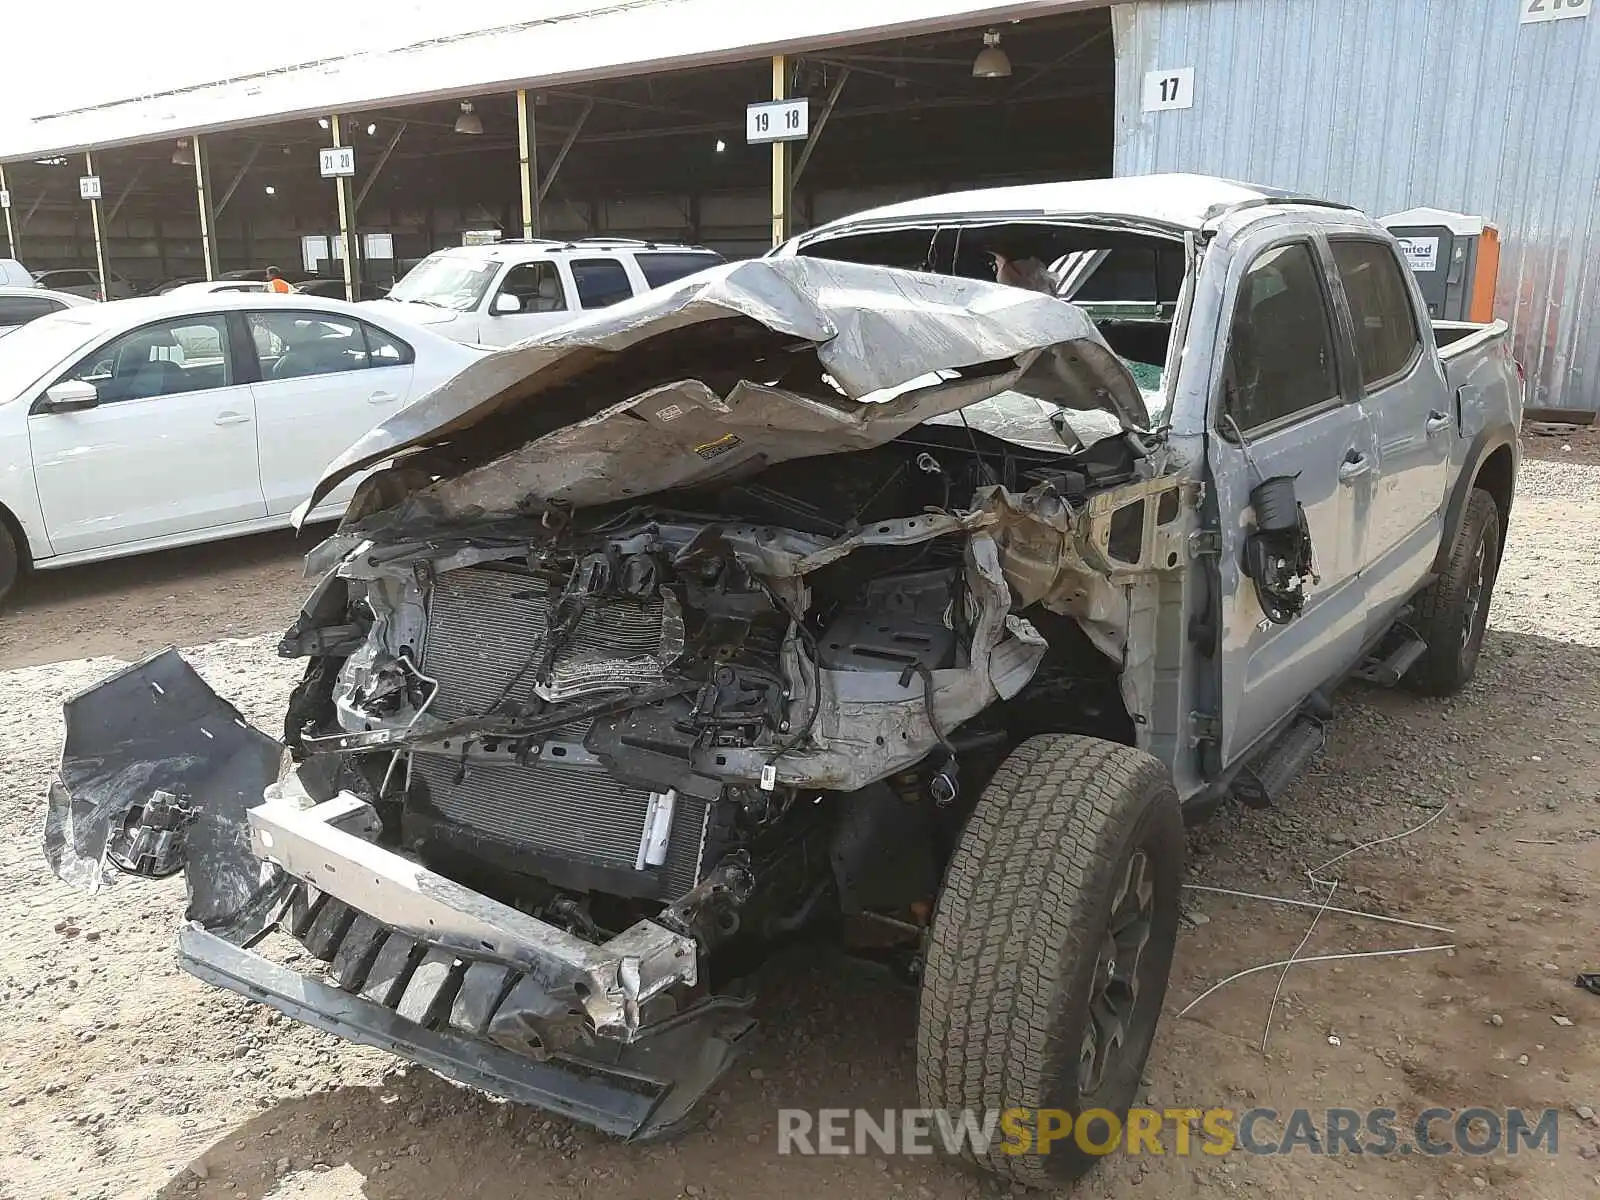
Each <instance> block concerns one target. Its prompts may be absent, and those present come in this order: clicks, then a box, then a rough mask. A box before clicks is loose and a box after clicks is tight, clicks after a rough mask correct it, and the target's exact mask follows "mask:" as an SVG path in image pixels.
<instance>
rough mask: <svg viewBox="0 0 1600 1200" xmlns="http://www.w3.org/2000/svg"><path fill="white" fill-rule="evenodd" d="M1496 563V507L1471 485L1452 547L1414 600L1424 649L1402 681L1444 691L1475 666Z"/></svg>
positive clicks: (1459, 685) (1458, 685)
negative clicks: (1437, 573)
mask: <svg viewBox="0 0 1600 1200" xmlns="http://www.w3.org/2000/svg"><path fill="white" fill-rule="evenodd" d="M1499 569H1500V510H1499V508H1498V507H1496V505H1495V502H1494V497H1492V496H1490V495H1489V493H1488V492H1486V491H1484V490H1483V489H1482V488H1475V489H1474V490H1473V492H1472V494H1471V495H1470V496H1468V497H1467V511H1466V513H1465V514H1464V515H1463V516H1462V519H1461V526H1460V528H1459V529H1457V530H1456V538H1455V542H1454V544H1453V545H1452V546H1451V548H1450V562H1449V564H1448V566H1446V568H1445V570H1444V573H1443V574H1442V575H1440V576H1439V578H1438V579H1436V580H1434V581H1433V583H1432V584H1431V585H1429V587H1428V589H1427V590H1426V591H1425V592H1423V593H1422V595H1421V596H1420V597H1419V598H1418V600H1417V613H1416V621H1415V625H1416V630H1417V635H1418V636H1419V637H1420V638H1422V640H1423V641H1425V642H1427V643H1428V649H1427V651H1426V653H1424V654H1423V656H1422V657H1421V658H1420V659H1418V660H1417V664H1416V666H1414V667H1412V668H1411V670H1410V672H1409V673H1408V674H1407V675H1406V680H1405V682H1406V685H1407V686H1408V687H1410V688H1413V689H1415V690H1416V691H1419V692H1422V693H1423V694H1424V695H1429V696H1448V695H1450V694H1451V693H1452V692H1456V691H1459V690H1460V689H1461V688H1462V687H1464V686H1465V685H1466V683H1467V681H1468V680H1470V679H1471V678H1472V676H1473V673H1474V672H1475V671H1476V670H1477V669H1478V651H1479V650H1481V649H1482V648H1483V634H1484V630H1485V629H1486V628H1487V627H1488V623H1489V601H1490V598H1491V597H1492V596H1493V594H1494V581H1495V576H1496V574H1497V573H1498V571H1499Z"/></svg>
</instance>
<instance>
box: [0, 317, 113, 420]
mask: <svg viewBox="0 0 1600 1200" xmlns="http://www.w3.org/2000/svg"><path fill="white" fill-rule="evenodd" d="M89 307H90V308H95V307H98V306H96V305H90V306H89ZM83 311H84V310H83V309H81V308H69V309H64V310H62V311H61V312H57V313H51V314H50V315H49V316H47V317H40V318H39V319H38V320H37V321H29V322H28V323H27V324H26V325H23V326H20V327H19V328H17V329H16V330H14V331H13V332H12V333H10V334H8V335H7V336H6V337H4V338H0V404H3V403H5V402H7V401H9V400H13V399H15V398H16V396H15V392H14V390H13V389H14V388H21V387H26V386H28V384H30V383H32V382H33V380H34V379H35V378H37V377H38V375H39V374H40V373H42V372H44V371H47V370H49V369H50V368H51V367H52V366H53V365H54V364H56V363H58V362H60V361H61V360H62V359H66V358H70V357H71V355H72V354H73V353H74V352H75V351H77V350H79V349H80V348H82V347H83V346H84V345H85V344H86V343H88V342H89V341H90V340H91V339H93V338H94V336H95V335H96V334H98V333H100V332H101V330H102V329H103V328H104V326H102V325H100V324H99V323H98V322H95V321H89V320H85V319H83V317H81V316H79V315H78V314H80V313H82V312H83Z"/></svg>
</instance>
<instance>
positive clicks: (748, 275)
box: [296, 258, 1149, 518]
mask: <svg viewBox="0 0 1600 1200" xmlns="http://www.w3.org/2000/svg"><path fill="white" fill-rule="evenodd" d="M1006 390H1011V391H1016V392H1021V393H1022V394H1024V395H1029V396H1036V397H1038V398H1040V399H1043V400H1047V401H1050V402H1052V403H1056V404H1060V405H1062V406H1064V407H1068V408H1075V409H1086V410H1087V409H1104V410H1106V411H1108V412H1110V413H1112V414H1113V415H1114V416H1115V417H1116V418H1117V419H1118V420H1120V421H1121V422H1122V424H1123V426H1124V427H1125V428H1143V427H1146V426H1147V424H1148V422H1149V414H1148V411H1147V410H1146V408H1145V404H1144V401H1143V399H1142V397H1141V395H1140V392H1139V388H1138V386H1137V384H1136V383H1135V382H1134V379H1133V377H1132V375H1131V374H1130V373H1129V371H1128V368H1127V367H1126V365H1124V364H1123V362H1122V360H1121V359H1119V358H1118V357H1117V356H1116V355H1115V354H1114V353H1113V352H1112V351H1111V349H1110V348H1109V347H1108V346H1107V345H1106V344H1105V341H1104V340H1103V339H1102V338H1101V337H1100V334H1099V332H1098V331H1097V330H1096V329H1095V327H1094V325H1093V323H1092V322H1091V321H1090V320H1089V318H1088V317H1087V316H1086V315H1085V314H1084V313H1083V312H1082V311H1081V310H1080V309H1078V308H1077V307H1075V306H1073V305H1071V304H1068V303H1066V302H1064V301H1061V300H1057V299H1055V298H1053V297H1051V296H1046V295H1043V294H1040V293H1036V292H1029V291H1023V290H1021V289H1017V288H1011V287H1003V286H1000V285H998V284H994V283H986V282H982V281H978V280H971V279H958V278H954V277H951V276H943V275H927V274H920V273H916V272H910V271H899V270H893V269H890V268H887V267H873V266H862V265H858V264H854V263H839V262H830V261H828V260H825V259H815V258H788V259H755V260H751V261H747V262H738V263H729V264H727V265H725V266H722V267H718V268H714V269H712V270H709V271H705V272H701V273H700V274H698V275H694V276H690V277H689V278H687V279H685V280H683V281H682V282H681V283H678V284H676V285H673V286H669V287H666V288H661V289H658V290H656V291H653V292H647V293H645V294H644V295H642V296H637V297H635V298H634V299H632V300H629V301H624V302H623V303H621V304H617V305H614V306H612V307H611V308H607V309H604V310H602V311H600V312H597V313H595V314H594V315H593V316H590V317H587V318H583V319H580V320H578V321H575V322H571V323H569V324H566V325H564V326H562V327H561V328H560V329H557V330H552V331H551V332H549V333H546V334H541V335H537V336H535V337H532V338H529V339H528V340H527V341H524V342H520V343H518V344H517V345H515V346H511V347H508V348H507V349H505V350H501V351H499V352H498V353H495V354H491V355H489V356H487V357H485V358H484V359H482V360H480V361H479V362H476V363H473V364H472V365H470V366H468V367H467V368H466V369H465V370H464V371H462V372H461V373H460V374H459V375H457V376H455V377H454V378H453V379H451V380H450V381H449V382H447V383H445V384H443V385H442V386H441V387H439V388H436V389H435V390H434V391H432V392H430V393H429V394H428V395H426V396H424V397H423V398H422V399H421V400H418V401H417V402H416V403H414V404H412V405H410V406H409V407H407V408H406V409H404V410H402V411H401V412H399V413H397V414H395V415H394V416H393V417H391V418H390V419H389V420H387V421H385V422H384V423H383V424H381V425H379V426H377V427H376V428H375V429H373V430H372V431H370V432H369V433H367V434H366V435H365V436H363V437H362V438H361V439H360V440H359V441H357V442H356V443H355V445H353V446H351V447H350V448H349V449H348V450H346V451H345V452H344V453H343V454H341V455H340V456H339V457H338V458H337V459H335V460H334V461H333V463H332V464H330V465H329V467H328V469H327V470H326V472H324V474H323V477H322V479H321V480H320V481H319V482H318V484H317V486H316V489H315V490H314V491H313V492H312V495H311V497H310V499H309V500H307V501H306V503H305V504H304V505H302V506H301V509H300V510H299V512H298V513H297V514H296V515H297V518H298V517H301V516H303V514H304V513H306V512H308V511H310V509H312V508H314V507H315V506H316V505H317V504H318V503H319V502H320V501H321V500H322V498H323V497H325V496H326V495H327V494H328V493H329V492H330V491H332V490H333V488H335V487H336V486H338V484H339V483H340V482H341V481H343V480H344V479H347V478H348V477H350V476H351V475H354V474H355V473H357V472H359V471H361V470H364V469H365V468H367V467H370V466H372V465H374V464H376V463H379V462H382V461H384V460H385V459H388V458H391V457H393V456H395V455H396V454H399V453H401V452H403V451H405V450H408V449H411V448H414V447H421V446H430V445H439V444H443V443H446V442H451V441H472V442H473V443H474V446H473V452H472V457H473V458H475V459H477V461H478V463H479V466H478V468H477V469H476V470H469V471H468V472H467V473H466V474H465V475H462V476H460V477H458V478H456V479H455V480H453V481H447V482H446V484H441V485H437V486H440V487H449V490H451V491H454V492H456V493H457V498H458V504H455V505H448V506H447V507H455V508H458V509H459V508H461V507H465V505H462V504H460V503H459V500H460V499H464V497H463V496H462V495H461V494H462V493H464V492H470V490H471V487H472V486H473V483H472V477H473V476H474V475H481V474H482V473H483V472H484V471H485V470H486V468H485V466H484V465H483V464H484V463H485V462H487V461H489V460H490V459H500V461H496V462H495V463H494V467H495V481H496V482H497V483H498V484H499V485H500V486H499V488H498V489H497V490H498V491H500V493H501V494H500V496H497V497H495V498H494V499H490V498H488V497H479V501H478V505H477V507H478V508H479V509H480V511H488V512H494V511H505V510H506V505H505V504H504V503H500V502H499V501H501V500H506V501H507V503H508V502H509V497H510V495H511V494H512V493H514V492H517V491H518V490H519V489H520V492H521V496H520V497H519V499H523V500H525V499H526V498H528V497H532V498H535V499H541V498H542V499H556V498H560V499H564V500H566V501H567V502H570V503H576V504H579V505H581V504H584V503H596V502H600V501H602V500H604V499H614V498H620V497H621V496H626V495H639V494H648V492H649V491H656V490H661V489H662V488H664V487H673V486H682V485H685V484H688V483H694V482H697V481H698V480H700V479H703V478H709V477H711V476H713V475H721V474H725V473H726V472H727V471H728V470H729V469H730V468H733V467H735V466H736V465H737V463H738V462H739V461H740V460H743V459H748V458H751V457H756V458H759V459H760V460H761V461H762V462H765V463H771V462H775V461H781V460H782V459H784V458H797V457H803V456H806V455H815V454H827V453H833V452H837V451H843V450H851V449H862V448H865V447H867V446H869V445H875V444H879V443H881V442H884V441H887V440H889V439H890V438H892V437H894V436H896V435H897V434H898V433H899V432H901V431H902V430H903V429H905V428H909V427H910V426H911V425H915V424H917V423H920V422H922V421H925V420H928V419H929V418H931V417H934V416H937V415H940V414H942V413H947V412H953V411H955V410H956V409H959V408H964V407H966V406H967V405H969V404H973V403H975V402H977V401H979V400H983V399H986V398H988V397H989V396H992V395H996V394H998V393H1000V392H1002V391H1006ZM685 401H692V403H690V404H685V403H684V402H685ZM646 409H649V413H650V418H651V419H650V421H649V424H650V425H654V426H656V427H657V428H656V429H655V430H654V432H653V436H656V437H663V438H668V435H667V433H666V431H667V429H668V427H669V426H670V423H671V422H672V421H673V420H674V419H675V418H676V417H677V416H678V415H680V414H684V413H687V412H689V411H690V409H693V410H695V418H696V419H695V421H694V422H692V423H693V424H695V425H696V426H697V427H698V428H697V430H696V434H695V436H694V438H692V439H690V440H691V442H692V443H693V444H692V445H690V444H688V443H686V444H685V446H684V447H682V448H683V449H685V450H688V451H692V456H691V455H689V454H685V455H684V456H683V457H684V460H685V461H684V463H683V464H682V465H681V466H678V467H669V466H665V465H663V466H662V469H660V470H657V471H655V472H653V477H652V478H651V479H650V481H649V486H647V487H641V486H640V484H641V482H642V481H641V480H640V479H639V478H638V472H637V470H636V468H637V466H638V463H639V460H638V459H636V458H633V459H632V461H627V462H624V461H622V460H623V459H624V458H629V457H631V456H629V455H627V454H626V453H625V451H624V445H626V446H627V449H637V448H639V447H641V446H647V445H648V443H649V438H648V437H646V438H645V440H644V441H643V442H641V441H640V437H639V435H641V434H646V433H647V432H648V431H647V429H646V428H644V427H643V426H644V425H645V424H646V422H645V419H644V418H645V410H646ZM674 410H676V411H674ZM690 423H691V422H687V421H686V422H685V426H687V425H688V424H690ZM719 429H720V430H721V432H717V431H718V430H719ZM757 429H759V430H761V431H763V433H764V435H765V436H764V437H763V438H761V439H758V440H756V441H752V439H751V438H750V436H749V435H750V434H751V433H752V432H753V431H755V430H757ZM469 431H470V434H471V437H470V438H468V437H466V436H465V435H468V434H469ZM624 432H626V433H628V434H631V436H623V437H620V438H617V437H613V436H612V435H615V434H623V433H624ZM677 432H678V431H677V430H673V431H672V433H673V434H676V433H677ZM702 435H704V436H702ZM795 435H799V436H798V437H796V436H795ZM486 440H487V441H488V443H489V446H488V453H487V454H486V452H485V446H484V442H485V441H486ZM668 440H670V441H671V442H674V443H675V442H677V441H679V440H681V439H679V438H677V437H670V438H668ZM519 447H521V448H522V449H523V450H524V451H526V452H528V454H527V455H526V457H528V458H529V465H532V464H540V465H544V466H548V464H550V463H551V462H552V461H553V460H567V461H568V462H569V463H571V462H572V456H573V455H574V454H575V452H576V453H580V454H581V455H583V456H585V462H584V464H583V466H582V468H581V469H580V470H579V471H578V475H580V476H581V475H584V474H591V475H592V473H594V472H598V473H599V474H601V475H603V476H606V477H609V478H610V479H611V480H614V481H617V483H616V486H607V485H604V484H601V485H599V486H591V487H587V488H584V487H580V488H577V489H572V488H571V486H570V485H571V484H572V483H574V482H576V479H575V478H574V476H573V474H572V473H571V472H569V471H563V472H561V474H562V475H563V476H564V479H563V482H564V483H566V484H567V485H568V486H567V487H563V488H557V489H556V490H555V491H551V490H550V489H549V488H548V487H541V486H540V483H541V480H539V479H537V478H525V477H524V478H519V473H518V472H517V471H516V470H515V466H516V464H515V463H508V462H506V461H505V459H503V458H501V456H505V458H515V457H516V455H514V454H513V453H512V452H513V451H517V450H518V448H519ZM740 447H743V450H742V452H741V453H738V454H734V453H732V451H734V450H735V449H738V448H740ZM661 449H662V450H663V451H666V450H668V449H669V447H668V446H666V445H661ZM608 457H609V461H608ZM537 474H539V472H538V471H535V475H537ZM629 480H631V482H624V481H629ZM543 482H546V483H548V482H549V481H548V480H545V481H543ZM452 484H453V485H454V486H450V485H452ZM430 490H431V489H430ZM574 490H576V491H577V492H579V493H582V494H581V498H580V496H579V495H575V494H573V491H574ZM557 492H566V494H565V495H561V496H559V497H558V496H557V494H556V493H557Z"/></svg>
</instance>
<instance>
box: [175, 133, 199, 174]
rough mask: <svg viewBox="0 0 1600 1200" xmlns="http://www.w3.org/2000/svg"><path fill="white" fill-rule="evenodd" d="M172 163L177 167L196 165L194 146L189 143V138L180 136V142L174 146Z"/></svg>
mask: <svg viewBox="0 0 1600 1200" xmlns="http://www.w3.org/2000/svg"><path fill="white" fill-rule="evenodd" d="M172 165H173V166H175V167H192V166H194V148H193V147H192V146H190V145H189V139H188V138H179V139H178V144H177V145H176V146H174V147H173V148H172Z"/></svg>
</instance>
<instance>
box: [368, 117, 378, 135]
mask: <svg viewBox="0 0 1600 1200" xmlns="http://www.w3.org/2000/svg"><path fill="white" fill-rule="evenodd" d="M377 134H378V123H377V122H376V121H372V122H369V123H368V125H367V136H368V137H376V136H377Z"/></svg>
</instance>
